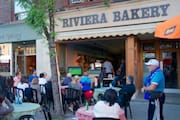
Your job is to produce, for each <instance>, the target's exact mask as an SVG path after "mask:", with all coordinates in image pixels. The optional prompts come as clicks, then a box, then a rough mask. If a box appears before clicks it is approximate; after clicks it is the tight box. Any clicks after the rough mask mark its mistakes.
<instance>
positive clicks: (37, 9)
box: [16, 0, 63, 115]
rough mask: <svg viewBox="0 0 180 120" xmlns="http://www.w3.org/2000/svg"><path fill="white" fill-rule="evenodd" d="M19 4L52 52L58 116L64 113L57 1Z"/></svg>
mask: <svg viewBox="0 0 180 120" xmlns="http://www.w3.org/2000/svg"><path fill="white" fill-rule="evenodd" d="M16 1H17V2H18V4H19V5H20V6H21V7H22V8H24V9H25V10H27V18H26V19H25V22H26V23H27V24H29V25H30V26H31V27H32V28H33V29H34V30H36V31H37V32H38V33H39V34H42V35H44V36H45V37H46V40H47V43H48V48H49V51H50V54H49V55H50V63H51V80H52V87H53V97H54V102H55V112H56V115H60V114H62V113H63V110H62V109H61V108H62V98H61V94H60V93H59V86H58V72H57V61H56V48H55V42H54V40H55V35H56V34H55V29H54V28H55V20H54V13H55V5H54V4H55V0H16Z"/></svg>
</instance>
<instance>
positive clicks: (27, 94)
mask: <svg viewBox="0 0 180 120" xmlns="http://www.w3.org/2000/svg"><path fill="white" fill-rule="evenodd" d="M24 102H33V103H38V95H37V90H36V89H33V88H31V87H29V88H25V91H24Z"/></svg>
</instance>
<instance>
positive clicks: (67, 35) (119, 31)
mask: <svg viewBox="0 0 180 120" xmlns="http://www.w3.org/2000/svg"><path fill="white" fill-rule="evenodd" d="M156 25H157V23H149V24H138V25H130V26H118V27H108V28H98V29H86V30H77V31H67V32H61V33H58V34H57V36H56V41H59V40H60V41H64V40H76V39H90V38H98V37H110V36H113V37H115V36H123V35H137V34H145V33H154V30H155V27H156Z"/></svg>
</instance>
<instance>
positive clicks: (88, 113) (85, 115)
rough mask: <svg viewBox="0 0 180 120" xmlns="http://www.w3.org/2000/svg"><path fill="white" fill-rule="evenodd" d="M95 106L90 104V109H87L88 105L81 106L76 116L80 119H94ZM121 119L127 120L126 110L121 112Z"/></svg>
mask: <svg viewBox="0 0 180 120" xmlns="http://www.w3.org/2000/svg"><path fill="white" fill-rule="evenodd" d="M93 107H94V106H89V109H88V110H86V107H85V106H83V107H80V108H79V109H78V110H77V111H76V115H75V116H76V118H77V119H78V120H93V118H94V117H95V116H94V113H93ZM119 118H120V120H126V117H125V114H124V112H122V113H120V116H119Z"/></svg>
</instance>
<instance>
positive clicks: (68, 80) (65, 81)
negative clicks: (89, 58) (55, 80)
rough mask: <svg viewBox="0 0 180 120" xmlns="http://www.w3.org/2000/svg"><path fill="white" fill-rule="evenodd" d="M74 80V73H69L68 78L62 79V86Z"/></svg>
mask: <svg viewBox="0 0 180 120" xmlns="http://www.w3.org/2000/svg"><path fill="white" fill-rule="evenodd" d="M71 81H72V75H71V73H67V75H66V78H64V80H63V81H62V86H66V85H68V84H69V83H71Z"/></svg>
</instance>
